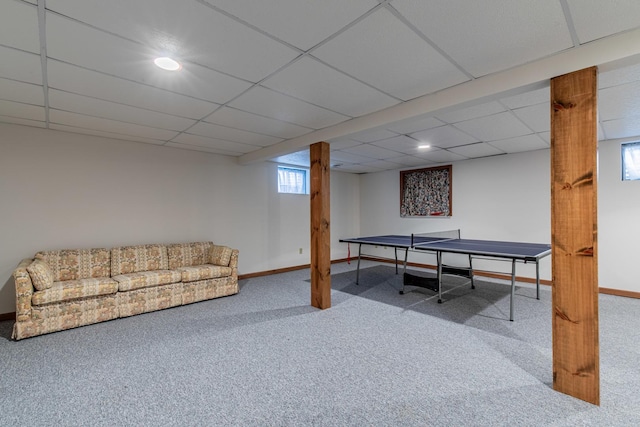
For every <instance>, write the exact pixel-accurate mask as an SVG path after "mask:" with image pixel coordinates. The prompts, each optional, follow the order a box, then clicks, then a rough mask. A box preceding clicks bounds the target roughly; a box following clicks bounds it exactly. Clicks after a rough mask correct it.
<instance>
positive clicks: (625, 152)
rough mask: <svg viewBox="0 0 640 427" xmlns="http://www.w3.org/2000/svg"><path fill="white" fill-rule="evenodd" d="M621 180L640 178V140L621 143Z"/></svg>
mask: <svg viewBox="0 0 640 427" xmlns="http://www.w3.org/2000/svg"><path fill="white" fill-rule="evenodd" d="M621 147H622V180H623V181H632V180H636V179H640V142H631V143H629V144H622V146H621Z"/></svg>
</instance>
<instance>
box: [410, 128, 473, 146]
mask: <svg viewBox="0 0 640 427" xmlns="http://www.w3.org/2000/svg"><path fill="white" fill-rule="evenodd" d="M411 137H412V138H415V139H417V140H418V141H420V142H422V143H425V144H429V145H431V146H432V147H439V148H447V147H455V146H457V145H467V144H471V143H473V142H478V141H479V139H476V138H474V137H472V136H470V135H467V134H466V133H464V132H461V131H459V130H458V129H456V128H454V127H453V126H449V125H447V126H440V127H437V128H433V129H428V130H425V131H421V132H416V133H413V134H411Z"/></svg>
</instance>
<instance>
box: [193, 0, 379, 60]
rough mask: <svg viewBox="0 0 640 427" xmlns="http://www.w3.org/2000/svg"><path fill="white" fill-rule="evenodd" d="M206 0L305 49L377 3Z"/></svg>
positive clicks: (353, 0) (361, 0)
mask: <svg viewBox="0 0 640 427" xmlns="http://www.w3.org/2000/svg"><path fill="white" fill-rule="evenodd" d="M206 1H207V2H208V3H211V4H212V5H214V6H217V7H219V8H221V9H223V10H225V11H227V12H229V13H230V14H232V15H233V16H237V17H238V18H240V19H242V20H243V21H245V22H248V23H249V24H251V25H254V26H256V27H258V28H260V29H262V30H264V31H265V32H267V33H269V34H271V35H273V36H274V37H276V38H278V39H280V40H283V41H285V42H287V43H289V44H292V45H294V46H296V47H298V48H300V49H302V50H305V51H306V50H308V49H310V48H311V47H313V46H315V45H316V44H318V43H320V42H321V41H322V40H324V39H326V38H327V37H329V36H330V35H331V34H333V33H334V32H336V31H338V30H340V29H341V28H342V27H344V26H345V25H347V24H349V23H350V22H351V21H353V20H355V19H356V18H358V17H359V16H360V15H362V14H364V13H365V12H367V11H368V10H369V9H371V8H373V7H374V6H376V5H377V4H378V2H377V1H374V0H350V1H344V0H323V1H315V0H277V1H276V0H271V1H268V2H260V1H259V2H256V1H255V0H206ZM283 11H286V13H283Z"/></svg>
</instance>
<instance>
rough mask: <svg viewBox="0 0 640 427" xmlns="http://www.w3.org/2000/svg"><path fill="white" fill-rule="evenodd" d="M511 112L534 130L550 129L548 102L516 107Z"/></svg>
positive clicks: (543, 130) (544, 130)
mask: <svg viewBox="0 0 640 427" xmlns="http://www.w3.org/2000/svg"><path fill="white" fill-rule="evenodd" d="M513 113H514V114H515V115H516V116H518V118H519V119H520V120H522V122H523V123H524V124H525V125H527V126H529V127H530V128H531V129H532V130H533V131H534V132H546V131H548V130H551V109H550V103H548V102H545V103H544V104H538V105H531V106H529V107H523V108H518V109H517V110H513Z"/></svg>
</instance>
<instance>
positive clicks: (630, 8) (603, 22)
mask: <svg viewBox="0 0 640 427" xmlns="http://www.w3.org/2000/svg"><path fill="white" fill-rule="evenodd" d="M567 3H568V5H569V11H570V13H571V18H572V20H573V25H574V27H575V29H576V33H577V35H578V39H580V43H587V42H590V41H592V40H596V39H599V38H602V37H605V36H608V35H611V34H615V33H619V32H622V31H626V30H630V29H632V28H638V27H639V26H640V21H638V16H640V2H638V1H636V0H620V1H616V2H614V3H611V2H607V1H602V0H567Z"/></svg>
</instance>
